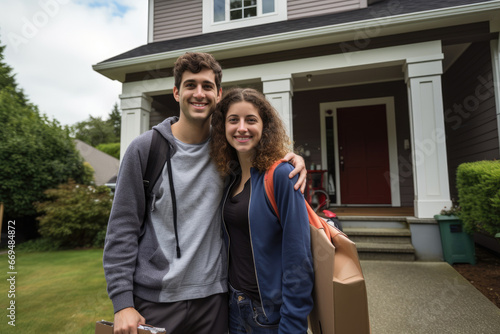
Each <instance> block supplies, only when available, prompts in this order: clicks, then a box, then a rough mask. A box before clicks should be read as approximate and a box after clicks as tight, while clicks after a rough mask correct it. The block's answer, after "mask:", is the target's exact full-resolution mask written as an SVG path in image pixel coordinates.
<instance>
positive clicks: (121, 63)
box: [93, 0, 500, 71]
mask: <svg viewBox="0 0 500 334" xmlns="http://www.w3.org/2000/svg"><path fill="white" fill-rule="evenodd" d="M204 3H205V1H204ZM498 9H500V0H494V1H488V2H485V3H480V4H472V5H464V6H458V7H452V8H445V9H437V10H430V11H425V12H420V13H410V14H403V15H396V16H390V17H382V18H375V19H369V20H364V21H356V22H348V23H343V24H336V25H330V26H323V27H318V28H312V29H304V30H299V31H291V32H286V33H281V34H274V35H267V36H261V37H255V38H248V39H243V40H237V41H230V42H225V43H218V44H211V45H201V46H198V47H195V48H188V49H181V50H175V51H169V52H162V53H157V54H152V55H145V56H140V57H135V58H127V59H122V60H116V61H110V62H105V63H102V64H95V65H93V69H94V70H95V71H102V70H107V69H113V68H116V67H125V66H132V65H137V64H139V63H147V62H161V61H165V59H172V61H171V62H172V63H173V62H174V61H175V59H177V57H179V56H180V55H182V54H184V53H185V52H187V51H203V52H209V53H214V52H219V51H220V52H223V51H228V50H236V49H241V48H245V47H251V48H254V49H255V48H258V47H259V46H260V45H266V47H267V46H269V45H273V44H274V45H279V44H281V43H286V42H290V41H294V40H299V39H302V40H303V41H304V42H305V43H306V42H307V41H313V40H315V39H316V38H321V37H323V38H327V39H328V40H329V42H330V43H333V42H335V36H338V37H339V38H340V37H342V34H343V33H348V32H352V31H364V30H366V29H367V28H369V27H371V28H373V27H377V26H381V27H388V26H390V25H397V24H404V25H406V26H409V25H411V24H414V23H419V22H423V21H428V20H442V19H443V18H446V17H451V16H459V15H468V16H470V15H471V14H477V13H484V14H485V15H486V17H485V18H484V19H485V20H487V19H489V17H490V16H491V15H494V12H491V11H492V10H498ZM351 38H352V36H351ZM219 58H220V57H219Z"/></svg>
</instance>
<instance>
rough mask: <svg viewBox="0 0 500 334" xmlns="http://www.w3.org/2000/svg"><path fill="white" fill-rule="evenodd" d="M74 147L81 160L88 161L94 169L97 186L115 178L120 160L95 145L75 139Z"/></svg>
mask: <svg viewBox="0 0 500 334" xmlns="http://www.w3.org/2000/svg"><path fill="white" fill-rule="evenodd" d="M75 147H76V149H77V150H78V151H79V152H80V155H81V156H82V157H83V160H85V161H86V162H88V163H89V164H90V165H91V166H92V168H93V169H94V179H95V184H96V185H98V186H101V185H104V184H106V183H109V182H110V181H112V180H116V175H117V174H118V168H119V167H120V160H118V159H116V158H115V157H112V156H110V155H109V154H106V153H104V152H102V151H99V150H98V149H96V148H95V147H93V146H91V145H89V144H87V143H85V142H83V141H81V140H79V139H75Z"/></svg>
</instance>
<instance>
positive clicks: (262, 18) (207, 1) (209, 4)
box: [203, 0, 288, 34]
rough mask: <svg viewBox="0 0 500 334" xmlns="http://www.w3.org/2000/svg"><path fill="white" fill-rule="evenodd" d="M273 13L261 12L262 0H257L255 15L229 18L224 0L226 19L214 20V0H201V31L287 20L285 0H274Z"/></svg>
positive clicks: (227, 0)
mask: <svg viewBox="0 0 500 334" xmlns="http://www.w3.org/2000/svg"><path fill="white" fill-rule="evenodd" d="M274 10H275V11H274V13H268V14H262V0H257V16H253V17H246V18H242V19H239V20H233V21H231V20H229V0H226V21H221V22H214V0H203V33H204V34H205V33H209V32H216V31H223V30H230V29H237V28H244V27H249V26H255V25H260V24H266V23H273V22H278V21H286V20H287V17H288V16H287V0H274Z"/></svg>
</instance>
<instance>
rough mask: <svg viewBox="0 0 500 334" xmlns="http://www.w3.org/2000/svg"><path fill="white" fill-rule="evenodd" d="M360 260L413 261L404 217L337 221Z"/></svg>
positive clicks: (346, 218) (412, 249) (348, 218)
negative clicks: (354, 247) (354, 244)
mask: <svg viewBox="0 0 500 334" xmlns="http://www.w3.org/2000/svg"><path fill="white" fill-rule="evenodd" d="M339 220H340V223H341V224H342V228H343V231H344V233H345V234H346V235H347V236H348V237H349V238H350V239H351V240H352V241H353V242H354V243H356V247H357V249H358V255H359V258H360V259H361V260H386V261H415V248H414V247H413V245H412V243H411V231H410V228H409V226H408V223H407V221H406V217H355V216H350V217H349V216H346V217H339Z"/></svg>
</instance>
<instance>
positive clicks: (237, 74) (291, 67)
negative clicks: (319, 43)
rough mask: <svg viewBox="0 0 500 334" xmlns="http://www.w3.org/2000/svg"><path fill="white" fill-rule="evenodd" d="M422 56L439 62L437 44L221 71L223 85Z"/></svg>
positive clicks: (440, 56)
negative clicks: (222, 73) (298, 72)
mask: <svg viewBox="0 0 500 334" xmlns="http://www.w3.org/2000/svg"><path fill="white" fill-rule="evenodd" d="M410 57H411V58H414V57H422V59H424V58H425V59H431V58H433V59H436V60H440V59H442V57H443V54H442V48H441V43H440V42H439V41H430V42H422V43H415V44H408V45H399V46H392V47H386V48H380V49H371V50H366V51H357V52H353V53H351V54H349V55H346V54H333V55H326V56H319V57H314V58H308V59H295V60H289V61H283V62H279V63H272V64H261V65H252V66H242V67H238V68H230V69H226V70H224V75H223V77H222V79H223V83H224V84H225V83H231V82H238V81H241V80H251V79H259V80H260V79H261V78H262V77H272V76H278V75H283V73H291V74H295V73H297V69H300V72H301V73H309V72H321V71H328V72H334V71H343V70H345V69H347V68H348V69H357V70H359V69H364V68H373V67H377V66H380V65H382V64H384V65H394V64H401V65H403V64H404V62H405V61H406V59H408V58H410Z"/></svg>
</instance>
